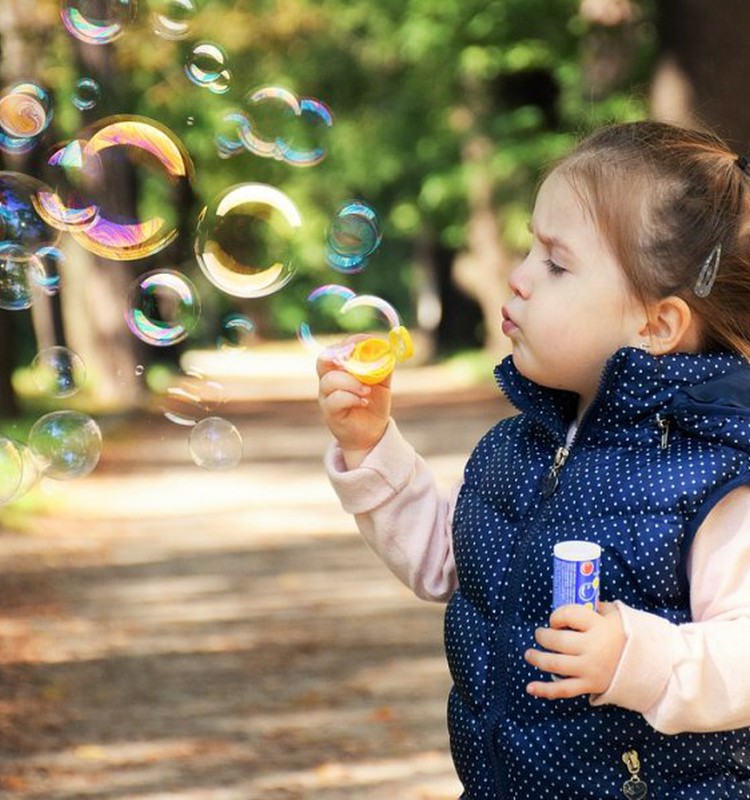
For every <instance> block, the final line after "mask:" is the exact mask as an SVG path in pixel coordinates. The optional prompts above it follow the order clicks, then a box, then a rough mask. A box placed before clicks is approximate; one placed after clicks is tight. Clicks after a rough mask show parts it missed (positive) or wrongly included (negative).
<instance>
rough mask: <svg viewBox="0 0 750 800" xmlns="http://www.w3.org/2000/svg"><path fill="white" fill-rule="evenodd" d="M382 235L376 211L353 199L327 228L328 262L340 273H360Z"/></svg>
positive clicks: (339, 211) (341, 209)
mask: <svg viewBox="0 0 750 800" xmlns="http://www.w3.org/2000/svg"><path fill="white" fill-rule="evenodd" d="M381 238H382V236H381V233H380V225H379V223H378V217H377V215H376V214H375V212H374V211H373V210H372V209H371V208H370V206H368V205H366V204H365V203H362V202H360V201H359V200H350V201H349V202H347V203H344V205H342V206H341V207H340V208H339V209H338V211H337V212H336V215H335V217H334V218H333V220H332V222H331V225H330V227H329V229H328V236H327V240H326V243H327V249H326V256H327V259H328V263H329V264H330V266H331V267H333V269H335V270H337V271H339V272H345V273H355V272H361V271H362V270H363V269H364V268H365V266H366V265H367V258H368V256H370V255H371V254H372V253H373V252H375V250H376V249H377V248H378V246H379V245H380V241H381Z"/></svg>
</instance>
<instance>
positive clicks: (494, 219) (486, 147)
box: [453, 135, 513, 358]
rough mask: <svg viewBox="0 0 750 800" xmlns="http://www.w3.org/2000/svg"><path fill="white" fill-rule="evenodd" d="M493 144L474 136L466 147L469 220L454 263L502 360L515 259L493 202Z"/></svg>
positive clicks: (459, 283)
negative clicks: (503, 317) (503, 324)
mask: <svg viewBox="0 0 750 800" xmlns="http://www.w3.org/2000/svg"><path fill="white" fill-rule="evenodd" d="M492 148H493V144H492V142H491V141H490V140H489V139H487V138H486V137H484V136H481V135H475V136H474V137H472V138H471V139H470V140H469V141H468V143H467V145H466V146H465V148H464V153H463V157H464V163H465V164H466V166H467V172H468V176H469V180H468V201H469V219H468V223H467V248H466V250H465V251H464V252H462V253H460V254H459V255H458V256H457V257H456V260H455V263H454V268H453V278H454V280H455V282H456V284H457V286H459V287H460V288H461V289H462V290H463V291H465V292H466V293H467V294H468V295H469V296H470V297H473V298H474V299H475V300H476V301H477V303H478V304H479V307H480V308H481V309H482V318H483V320H484V332H483V333H484V336H483V339H484V346H485V349H487V350H489V351H490V352H491V353H492V354H493V355H494V356H496V357H497V358H500V357H501V356H503V355H505V354H506V353H508V352H509V349H510V348H509V343H508V341H507V339H506V338H505V337H504V336H503V335H502V331H501V329H500V309H501V307H502V305H503V303H505V301H506V300H507V299H508V297H509V295H510V292H509V289H508V275H509V274H510V270H511V268H512V265H513V257H512V256H511V254H510V252H509V251H508V249H507V248H506V246H505V244H504V242H503V237H502V232H501V228H500V220H499V218H498V211H497V208H496V204H495V202H494V190H495V183H494V179H493V177H492V170H491V168H490V166H489V163H490V158H491V155H492Z"/></svg>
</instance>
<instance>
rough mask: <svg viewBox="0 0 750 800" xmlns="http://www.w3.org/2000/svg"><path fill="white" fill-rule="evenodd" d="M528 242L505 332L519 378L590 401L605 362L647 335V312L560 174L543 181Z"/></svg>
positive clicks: (505, 311)
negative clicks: (618, 351) (509, 341)
mask: <svg viewBox="0 0 750 800" xmlns="http://www.w3.org/2000/svg"><path fill="white" fill-rule="evenodd" d="M531 232H532V234H533V242H532V246H531V250H530V252H529V254H528V255H527V256H526V258H525V259H524V260H523V262H521V264H519V265H518V266H517V267H516V268H515V269H514V270H513V272H512V273H511V275H510V279H509V284H510V288H511V290H512V291H513V297H512V299H511V300H510V301H509V302H508V303H507V304H506V305H505V306H504V307H503V332H504V333H505V334H506V335H507V336H508V337H509V338H510V339H511V341H512V343H513V362H514V364H515V366H516V368H517V369H518V370H519V372H520V373H521V374H522V375H525V376H526V377H527V378H529V379H531V380H533V381H535V382H536V383H539V384H541V385H542V386H548V387H551V388H556V389H565V390H567V391H571V392H576V393H577V394H579V395H580V398H581V399H580V403H579V409H580V410H582V409H584V408H585V407H586V406H587V405H588V404H589V403H590V402H591V400H592V399H593V397H594V394H595V393H596V390H597V388H598V385H599V379H600V376H601V373H602V369H603V367H604V364H605V362H606V361H607V359H608V358H609V357H610V356H611V355H612V354H613V353H615V352H616V351H617V350H619V349H620V348H621V347H624V346H632V347H637V346H639V345H640V344H641V343H642V342H643V341H644V340H645V339H646V338H647V331H648V327H647V323H648V320H647V314H646V311H645V309H644V308H643V305H642V304H641V303H640V301H639V300H638V299H637V298H636V296H635V294H634V293H633V292H632V290H631V289H630V288H629V286H628V283H627V280H626V278H625V275H624V273H623V272H622V269H621V268H620V265H619V263H618V262H617V261H616V260H615V257H614V256H613V255H612V253H611V252H610V251H609V248H608V247H607V244H606V242H605V241H604V240H603V239H602V236H601V234H600V232H599V230H598V229H597V226H596V223H595V221H594V219H592V217H591V214H590V213H589V211H588V210H587V208H586V207H585V205H584V204H583V203H582V202H581V198H580V196H579V195H578V194H577V193H576V192H575V191H574V189H573V188H572V187H571V186H570V184H569V183H568V181H567V180H566V179H565V177H564V176H562V175H559V174H557V173H554V172H553V173H552V174H551V175H550V176H549V177H548V178H547V179H546V180H545V181H544V183H543V184H542V187H541V189H540V190H539V194H538V196H537V200H536V204H535V206H534V213H533V216H532V222H531Z"/></svg>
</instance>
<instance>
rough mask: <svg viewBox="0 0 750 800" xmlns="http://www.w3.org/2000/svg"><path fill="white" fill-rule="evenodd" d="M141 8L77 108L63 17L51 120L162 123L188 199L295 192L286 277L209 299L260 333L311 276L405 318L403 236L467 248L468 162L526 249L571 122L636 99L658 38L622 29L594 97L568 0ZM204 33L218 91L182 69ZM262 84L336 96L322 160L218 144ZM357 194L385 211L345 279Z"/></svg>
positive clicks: (231, 1)
mask: <svg viewBox="0 0 750 800" xmlns="http://www.w3.org/2000/svg"><path fill="white" fill-rule="evenodd" d="M45 2H48V3H50V4H53V0H45ZM143 6H144V8H142V10H141V13H140V16H139V20H138V23H137V25H136V26H135V27H134V28H133V29H131V30H129V31H128V32H127V34H126V35H125V36H123V37H122V38H121V39H120V40H118V41H117V42H116V43H115V44H113V45H110V46H108V47H109V49H110V51H111V56H112V57H113V58H114V59H115V60H116V65H117V68H116V71H117V76H118V77H117V80H116V81H115V82H113V83H110V84H109V85H108V86H107V93H106V97H104V98H103V100H102V103H101V104H100V106H99V108H98V109H96V110H95V112H93V114H92V112H88V117H87V118H86V119H84V118H83V116H82V115H79V114H77V113H75V111H74V110H73V109H72V104H71V102H70V101H71V95H72V91H73V86H74V83H75V80H76V79H77V78H78V77H79V76H80V75H79V72H78V70H77V68H76V66H75V64H76V60H75V58H74V52H73V42H72V40H71V39H70V37H69V36H68V35H67V34H66V33H65V31H64V30H63V29H62V27H61V26H60V29H59V31H58V34H57V35H56V36H55V38H54V43H53V46H52V47H50V48H49V50H48V54H47V63H46V66H45V68H44V69H45V71H46V77H47V79H48V81H49V82H50V83H53V84H54V87H55V92H56V95H57V101H58V107H59V108H60V109H61V112H60V113H59V114H58V116H57V120H56V122H57V125H58V127H59V129H60V132H61V134H62V135H63V136H65V137H71V136H73V135H75V132H76V129H77V128H78V127H79V126H80V125H81V124H82V123H83V122H85V121H90V119H92V118H94V115H96V116H101V115H103V114H104V113H132V114H139V115H143V116H146V117H150V118H153V119H156V120H158V121H160V122H161V123H163V124H165V125H166V126H167V127H169V128H170V129H171V130H172V131H174V132H175V133H176V134H177V136H178V137H179V138H180V139H181V140H182V141H183V142H184V144H185V146H186V148H187V150H188V151H189V153H190V155H191V157H192V159H193V161H194V163H195V186H194V188H195V191H196V194H197V198H198V199H197V204H196V213H197V211H198V210H199V208H200V207H201V206H202V205H204V204H205V203H209V202H211V200H212V198H214V197H215V196H216V195H217V194H218V193H219V192H220V191H222V190H223V189H225V188H226V187H229V186H231V185H233V184H236V183H239V182H243V181H260V182H267V183H270V184H272V185H274V186H278V187H279V188H281V189H282V190H283V191H284V192H286V193H287V194H288V195H289V196H290V197H291V198H292V199H293V200H294V201H295V202H296V203H297V205H298V206H299V208H300V210H301V212H302V214H303V217H304V219H305V225H304V228H303V231H302V234H301V235H302V242H301V247H300V248H299V255H298V262H299V267H298V273H297V277H296V280H295V281H293V282H292V283H291V284H289V285H288V286H287V287H286V288H285V289H284V290H283V291H282V292H280V293H278V295H277V296H272V297H270V298H268V299H267V300H264V301H253V302H246V301H237V300H236V299H234V298H229V297H227V296H222V295H220V294H219V293H215V294H214V296H212V297H211V298H208V299H204V305H206V307H207V309H206V313H207V314H208V315H209V316H213V317H214V318H215V317H218V316H219V315H220V314H221V313H223V312H224V311H226V310H229V309H232V308H240V309H241V310H243V311H245V312H247V313H250V314H252V315H254V316H255V317H256V318H257V319H259V320H260V321H261V322H260V327H261V328H263V332H264V333H265V334H266V335H288V334H290V333H291V332H292V331H293V330H294V328H295V327H296V326H297V325H298V324H299V322H300V320H302V319H305V318H307V317H308V315H309V314H310V313H313V312H311V311H310V309H308V308H307V307H306V301H305V297H306V294H307V292H308V291H309V290H310V289H311V288H313V287H315V286H317V285H319V284H321V283H334V282H339V283H346V284H347V285H351V286H353V288H355V290H356V291H366V292H371V293H375V294H379V295H381V296H383V297H386V298H387V299H389V300H391V301H392V302H394V303H395V304H396V305H397V307H399V309H400V310H402V311H403V312H404V315H405V316H406V317H407V318H408V317H409V316H410V311H409V308H410V297H411V293H412V291H413V286H412V277H411V276H412V272H413V270H412V260H413V255H412V251H413V243H414V241H415V239H416V237H417V236H418V235H419V234H420V232H421V231H423V230H429V231H433V232H436V233H437V235H438V237H439V238H440V240H441V241H442V243H443V244H444V245H445V246H447V247H449V248H454V249H458V248H460V247H462V246H463V245H464V243H465V225H466V221H467V218H468V215H469V213H470V204H469V198H470V193H471V188H470V187H471V183H472V180H474V179H475V177H476V174H477V170H479V172H480V173H483V174H485V175H489V176H491V182H492V187H493V198H494V202H495V204H496V206H497V209H498V214H499V218H500V219H501V220H502V228H503V230H504V232H505V235H506V237H507V241H508V243H509V244H510V245H511V247H513V248H519V249H521V248H523V246H524V239H525V234H524V231H525V224H526V222H525V214H527V213H528V208H529V207H530V204H531V202H532V198H533V193H534V190H535V187H536V185H537V183H538V180H539V176H540V174H542V172H543V170H544V169H545V168H546V167H547V166H548V165H549V163H550V162H551V161H553V160H554V159H556V158H557V157H559V156H560V155H561V154H562V153H564V152H565V151H566V150H567V149H568V148H569V147H570V146H571V144H572V142H573V141H574V137H575V135H576V134H578V133H580V132H582V131H585V130H588V129H589V128H591V127H594V126H595V125H598V124H601V123H602V122H605V121H610V120H616V119H628V118H633V117H639V116H643V114H644V112H645V106H644V102H643V101H642V99H641V98H640V97H639V95H638V88H637V87H638V84H637V81H642V82H643V81H645V80H646V78H647V76H648V69H649V66H650V59H651V55H652V52H653V48H654V44H653V35H652V33H651V28H650V26H649V24H648V22H647V21H645V22H642V23H641V24H639V25H637V26H635V28H634V31H630V32H629V35H631V36H633V37H634V41H635V45H634V47H633V64H632V67H633V71H632V72H631V73H630V74H629V75H628V76H626V77H627V79H626V80H624V81H623V82H622V84H621V85H620V86H615V87H610V89H611V91H609V92H608V93H607V94H606V95H604V96H601V97H596V98H592V96H591V95H590V92H589V91H588V88H587V86H586V81H585V75H584V74H583V71H582V64H581V52H582V47H583V45H584V44H585V42H586V39H587V37H588V36H589V35H590V33H591V31H590V26H589V25H588V24H587V23H586V22H585V21H584V20H582V19H581V18H580V17H579V16H578V6H579V3H578V0H440V2H435V0H378V2H374V0H253V1H252V2H251V1H250V0H203V2H200V3H199V9H200V12H199V14H198V16H197V18H196V19H195V21H194V27H193V30H192V32H191V36H190V38H189V39H186V40H183V41H166V40H164V39H162V38H160V37H158V36H156V35H155V34H154V32H153V31H152V27H151V21H150V18H149V13H148V7H147V3H145V2H144V3H143ZM197 41H212V42H216V43H218V44H220V45H221V46H222V47H223V48H224V49H225V50H226V52H227V54H228V57H229V68H230V70H231V73H232V80H231V84H230V88H229V91H228V92H226V93H225V94H213V93H211V92H210V91H208V90H207V89H205V88H198V87H196V86H194V85H192V84H191V83H190V82H189V81H188V80H187V79H186V77H185V75H184V71H183V65H184V63H185V61H186V59H187V58H188V54H189V51H190V49H191V47H192V46H193V45H194V44H195V43H196V42H197ZM94 77H97V76H96V75H94ZM633 81H636V83H635V84H634V83H633ZM268 85H274V86H282V87H284V88H286V89H288V90H291V91H293V92H296V93H297V94H298V95H299V96H305V97H315V98H319V99H321V100H323V101H324V102H325V103H327V104H328V105H329V106H330V108H331V109H332V111H333V115H334V120H335V121H334V125H333V127H332V128H331V129H330V131H328V135H327V136H326V140H325V144H326V147H327V149H328V157H327V159H326V160H325V161H324V162H323V163H322V164H320V165H318V166H316V167H313V168H304V169H303V168H295V167H292V166H289V165H287V164H284V163H281V162H279V161H274V160H269V159H262V158H259V157H257V156H254V155H252V154H250V153H248V152H242V153H241V154H240V155H237V156H235V157H231V158H221V157H220V156H219V154H218V153H217V147H216V135H217V133H218V132H220V131H221V129H222V125H223V124H224V122H223V118H224V117H225V115H226V114H227V113H229V112H232V111H238V110H239V111H242V110H247V95H248V93H249V92H251V91H252V90H254V89H256V88H258V87H260V86H268ZM634 87H635V88H634ZM482 143H484V149H483V150H482V149H481V148H480V150H479V156H476V155H475V154H474V153H475V150H476V147H477V145H478V144H482ZM487 145H488V146H487ZM352 197H357V198H361V199H363V200H365V201H366V202H368V203H369V204H371V205H372V206H373V207H374V208H375V209H376V210H377V212H378V214H379V215H380V218H381V221H382V224H383V229H384V231H383V232H384V244H383V246H382V247H381V249H380V251H379V252H378V253H377V254H376V255H375V256H374V257H373V259H372V261H371V264H370V266H369V267H368V269H367V270H366V272H365V273H363V274H362V275H359V276H342V275H340V274H338V273H335V272H334V271H333V270H331V269H330V268H329V267H328V266H327V264H326V262H325V251H324V242H325V234H326V229H327V226H328V224H329V221H330V219H331V216H332V214H333V213H334V211H335V209H336V207H337V206H338V205H339V204H340V203H341V202H343V201H345V200H347V199H349V198H352ZM524 209H526V211H524ZM206 335H207V336H209V335H210V332H207V334H206Z"/></svg>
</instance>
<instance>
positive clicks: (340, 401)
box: [319, 368, 372, 413]
mask: <svg viewBox="0 0 750 800" xmlns="http://www.w3.org/2000/svg"><path fill="white" fill-rule="evenodd" d="M319 392H320V398H321V401H323V402H325V403H326V405H327V406H328V408H329V409H330V410H331V411H332V412H334V413H336V412H337V411H344V410H347V409H350V408H357V407H361V406H366V405H368V404H369V396H370V394H371V393H372V389H371V388H370V387H369V386H367V385H366V384H364V383H360V382H359V381H358V380H357V379H356V378H355V377H354V376H352V375H350V374H349V373H348V372H344V370H342V369H336V368H334V369H331V370H328V371H326V372H324V373H323V374H322V375H321V378H320V384H319Z"/></svg>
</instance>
